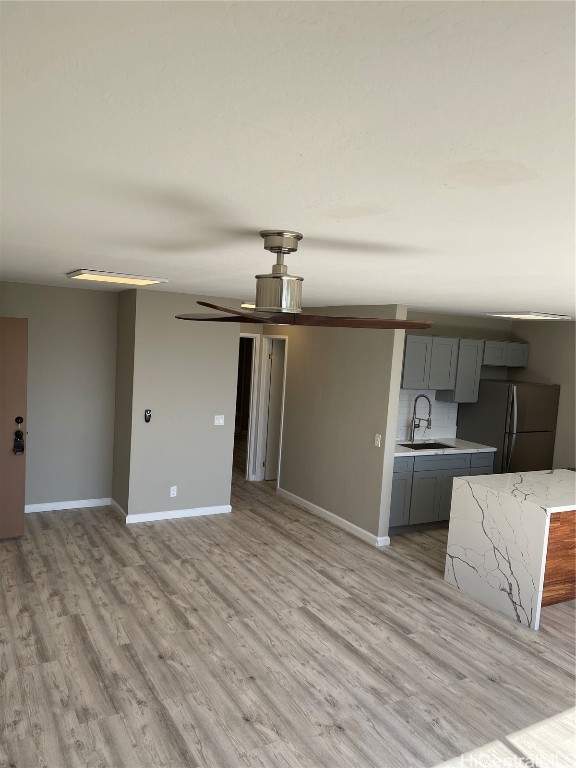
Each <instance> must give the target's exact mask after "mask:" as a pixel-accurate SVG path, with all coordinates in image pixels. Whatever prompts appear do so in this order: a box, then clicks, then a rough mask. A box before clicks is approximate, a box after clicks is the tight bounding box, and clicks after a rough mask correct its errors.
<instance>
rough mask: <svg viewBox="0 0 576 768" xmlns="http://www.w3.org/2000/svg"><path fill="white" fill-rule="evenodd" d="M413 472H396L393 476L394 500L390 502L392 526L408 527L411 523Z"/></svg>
mask: <svg viewBox="0 0 576 768" xmlns="http://www.w3.org/2000/svg"><path fill="white" fill-rule="evenodd" d="M411 493H412V472H395V473H394V474H393V475H392V499H391V502H390V522H389V525H390V526H394V525H408V523H409V522H410V496H411Z"/></svg>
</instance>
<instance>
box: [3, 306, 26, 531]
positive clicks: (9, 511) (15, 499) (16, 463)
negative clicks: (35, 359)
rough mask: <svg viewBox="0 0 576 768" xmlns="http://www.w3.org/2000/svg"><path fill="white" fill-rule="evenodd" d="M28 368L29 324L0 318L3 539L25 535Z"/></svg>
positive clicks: (14, 319) (23, 320)
mask: <svg viewBox="0 0 576 768" xmlns="http://www.w3.org/2000/svg"><path fill="white" fill-rule="evenodd" d="M27 368H28V320H26V319H23V318H20V317H0V538H1V539H8V538H13V537H15V536H22V534H23V533H24V491H25V481H26V454H25V453H24V451H25V449H26V441H25V436H26V378H27ZM20 419H22V421H21V422H20ZM19 436H21V437H20V439H19Z"/></svg>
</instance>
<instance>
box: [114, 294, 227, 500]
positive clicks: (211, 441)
mask: <svg viewBox="0 0 576 768" xmlns="http://www.w3.org/2000/svg"><path fill="white" fill-rule="evenodd" d="M198 298H203V299H206V297H197V296H192V295H188V294H177V293H168V292H160V291H155V292H146V291H145V290H138V291H137V296H136V328H135V351H134V384H133V412H132V444H131V456H130V467H131V471H130V483H129V500H128V508H127V510H126V511H128V513H129V514H140V513H147V512H162V511H168V510H176V509H194V508H197V507H210V506H221V505H226V504H229V503H230V481H231V473H232V450H233V441H234V414H235V406H236V379H237V372H238V338H239V326H238V325H237V324H220V325H219V324H217V323H193V322H186V321H183V320H176V319H175V318H174V315H175V314H178V313H185V312H197V311H200V308H199V307H197V305H196V300H197V299H198ZM223 301H225V300H222V299H216V303H222V302H223ZM146 408H150V409H151V410H152V421H151V422H150V423H149V424H146V423H145V422H144V410H145V409H146ZM217 414H224V416H225V426H224V427H215V426H214V416H215V415H217ZM119 482H120V481H119ZM172 485H177V486H178V496H177V497H176V498H170V496H169V489H170V486H172Z"/></svg>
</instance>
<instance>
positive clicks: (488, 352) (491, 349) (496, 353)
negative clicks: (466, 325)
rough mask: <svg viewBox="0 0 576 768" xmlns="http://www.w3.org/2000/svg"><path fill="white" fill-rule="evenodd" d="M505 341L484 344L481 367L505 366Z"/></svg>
mask: <svg viewBox="0 0 576 768" xmlns="http://www.w3.org/2000/svg"><path fill="white" fill-rule="evenodd" d="M507 346H508V342H507V341H487V342H486V343H485V344H484V359H483V361H482V362H483V365H506V349H507Z"/></svg>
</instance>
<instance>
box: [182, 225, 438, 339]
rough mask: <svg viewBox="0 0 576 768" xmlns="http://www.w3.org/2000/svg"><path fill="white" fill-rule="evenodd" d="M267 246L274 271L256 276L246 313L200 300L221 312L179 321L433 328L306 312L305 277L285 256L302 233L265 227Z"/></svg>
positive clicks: (411, 322)
mask: <svg viewBox="0 0 576 768" xmlns="http://www.w3.org/2000/svg"><path fill="white" fill-rule="evenodd" d="M260 236H261V237H262V238H264V248H265V249H266V250H267V251H271V252H272V253H274V254H276V263H275V264H274V265H273V267H272V272H271V273H270V274H266V275H256V303H255V305H254V309H253V310H252V311H250V312H247V311H245V310H243V309H237V308H236V307H220V306H218V305H217V304H211V303H210V302H208V301H198V302H197V304H199V305H200V306H202V307H208V309H214V310H217V311H218V312H221V313H223V314H221V315H208V314H200V315H176V317H177V319H178V320H196V321H200V322H219V323H261V324H266V325H307V326H321V327H324V328H382V329H407V330H411V329H423V328H431V327H432V323H431V322H429V321H422V322H420V321H415V320H386V319H384V318H380V317H337V316H334V315H307V314H303V313H302V281H303V279H304V278H302V277H298V276H297V275H290V274H288V267H287V266H286V264H285V263H284V257H285V255H286V254H288V253H293V252H294V251H296V250H297V249H298V242H299V241H300V240H302V237H303V235H302V234H301V233H300V232H292V231H289V230H276V229H264V230H262V232H260Z"/></svg>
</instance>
